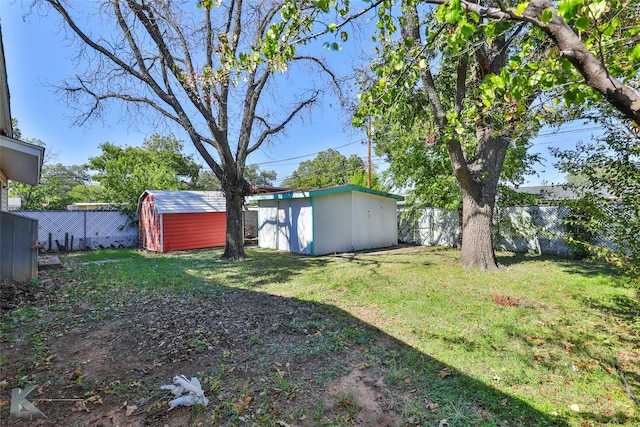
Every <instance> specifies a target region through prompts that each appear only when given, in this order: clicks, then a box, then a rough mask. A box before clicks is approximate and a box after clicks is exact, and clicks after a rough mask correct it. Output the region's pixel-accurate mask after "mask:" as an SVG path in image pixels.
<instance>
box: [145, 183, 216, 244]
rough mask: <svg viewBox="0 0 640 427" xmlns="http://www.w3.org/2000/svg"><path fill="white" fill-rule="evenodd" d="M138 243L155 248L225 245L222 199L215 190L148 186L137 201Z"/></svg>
mask: <svg viewBox="0 0 640 427" xmlns="http://www.w3.org/2000/svg"><path fill="white" fill-rule="evenodd" d="M138 214H139V215H140V245H141V246H142V247H143V248H144V249H147V250H150V251H156V252H169V251H181V250H187V249H199V248H209V247H215V246H224V243H225V236H226V231H227V213H226V204H225V199H224V196H223V195H222V193H220V192H218V191H167V190H147V191H145V192H144V193H143V194H142V196H140V200H139V201H138Z"/></svg>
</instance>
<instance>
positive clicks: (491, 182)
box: [448, 128, 510, 270]
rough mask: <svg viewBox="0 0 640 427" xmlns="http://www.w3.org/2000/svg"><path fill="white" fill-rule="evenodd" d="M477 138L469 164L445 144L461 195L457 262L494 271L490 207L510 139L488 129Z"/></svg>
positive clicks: (453, 144)
mask: <svg viewBox="0 0 640 427" xmlns="http://www.w3.org/2000/svg"><path fill="white" fill-rule="evenodd" d="M477 137H478V149H477V151H476V157H475V158H474V159H473V160H472V161H467V160H465V157H464V154H463V152H462V149H461V147H460V145H459V144H458V143H457V142H453V141H450V142H449V144H448V149H449V154H450V156H451V165H452V167H453V170H454V173H455V175H456V179H457V180H458V184H459V185H460V191H461V193H462V230H461V231H462V244H461V246H460V259H459V263H460V264H461V265H462V266H463V267H466V268H480V269H481V270H497V269H498V263H497V261H496V256H495V253H494V252H493V232H492V220H493V208H494V206H495V203H496V195H497V193H498V181H499V179H500V173H501V172H502V165H503V164H504V158H505V155H506V153H507V148H508V147H509V142H510V138H509V137H507V136H493V134H492V131H491V130H490V129H489V128H482V129H479V130H478V132H477Z"/></svg>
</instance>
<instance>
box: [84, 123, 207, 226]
mask: <svg viewBox="0 0 640 427" xmlns="http://www.w3.org/2000/svg"><path fill="white" fill-rule="evenodd" d="M182 148H183V147H182V144H181V143H180V142H179V141H178V140H176V139H175V138H173V137H161V136H159V135H153V136H152V137H151V138H149V139H147V140H145V141H144V142H143V143H142V146H141V147H128V146H125V147H119V146H117V145H115V144H112V143H109V142H105V143H103V144H100V149H101V150H102V154H101V155H100V156H96V157H92V158H90V159H89V168H90V169H91V170H92V171H95V173H94V175H93V180H95V181H97V182H99V183H100V184H101V185H102V187H103V188H104V191H105V196H106V198H107V200H108V202H110V203H120V204H122V206H123V211H124V212H126V213H128V214H130V215H132V214H133V213H135V211H136V209H137V203H138V198H139V197H140V196H141V195H142V193H143V192H144V191H145V190H186V189H189V188H191V186H192V185H193V183H194V182H195V180H196V179H197V176H198V172H199V170H200V167H199V166H198V165H197V164H196V163H195V162H194V161H193V158H192V156H190V155H189V156H185V155H184V154H182Z"/></svg>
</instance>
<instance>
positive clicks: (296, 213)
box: [277, 199, 313, 255]
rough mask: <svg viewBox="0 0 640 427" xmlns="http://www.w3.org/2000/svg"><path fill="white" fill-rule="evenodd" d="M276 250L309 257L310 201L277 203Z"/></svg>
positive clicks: (310, 243)
mask: <svg viewBox="0 0 640 427" xmlns="http://www.w3.org/2000/svg"><path fill="white" fill-rule="evenodd" d="M277 239H278V249H279V250H284V251H289V252H293V253H296V254H303V255H311V254H312V251H311V249H312V242H313V214H312V208H311V200H309V199H293V200H280V201H279V202H278V236H277Z"/></svg>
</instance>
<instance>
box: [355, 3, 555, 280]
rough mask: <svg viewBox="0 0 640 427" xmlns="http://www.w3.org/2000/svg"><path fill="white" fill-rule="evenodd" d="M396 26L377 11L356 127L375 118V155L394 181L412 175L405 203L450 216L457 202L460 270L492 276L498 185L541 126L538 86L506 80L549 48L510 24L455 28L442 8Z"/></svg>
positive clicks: (414, 12) (514, 171) (520, 165)
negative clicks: (372, 55)
mask: <svg viewBox="0 0 640 427" xmlns="http://www.w3.org/2000/svg"><path fill="white" fill-rule="evenodd" d="M397 19H398V20H396V19H392V18H391V16H390V15H388V12H386V11H385V12H383V13H382V16H381V18H380V22H381V23H380V24H379V26H378V28H379V31H378V34H377V36H376V40H377V41H378V42H379V44H380V48H379V52H380V55H379V56H380V58H379V60H378V61H376V62H375V63H374V64H373V66H372V70H373V75H372V76H370V78H369V80H368V81H367V83H366V84H365V88H366V90H365V91H364V92H362V93H361V94H360V101H361V104H360V110H359V112H358V114H357V115H356V118H355V122H356V124H362V123H363V122H364V120H365V119H366V118H367V117H372V118H373V120H374V125H375V127H376V129H377V131H376V150H379V151H380V152H383V153H386V154H387V156H388V158H389V160H390V161H391V162H392V166H391V172H392V173H393V174H394V175H396V180H398V181H399V180H402V179H405V180H406V179H407V178H408V177H411V181H409V180H407V181H408V182H411V183H412V184H414V185H416V187H415V188H417V190H418V191H419V193H414V194H415V196H414V200H411V199H410V201H414V202H415V201H416V199H417V198H420V200H418V201H419V202H427V201H428V202H432V203H434V205H436V206H437V205H444V206H446V207H450V208H451V207H453V206H455V204H456V203H459V202H458V201H457V200H461V212H462V242H461V254H460V263H461V264H462V265H464V266H465V267H480V268H482V269H496V268H497V262H496V259H495V254H494V251H493V242H492V236H493V233H492V223H493V217H492V216H493V211H494V206H495V201H496V195H497V192H498V188H499V183H500V179H501V178H504V177H506V178H510V179H518V177H519V176H520V175H521V173H522V171H523V170H525V169H526V168H527V165H529V164H530V159H529V158H527V156H526V151H527V147H528V145H529V140H530V137H531V136H532V135H533V134H535V132H536V131H537V130H538V129H539V127H540V125H541V124H542V123H544V122H545V121H546V120H548V113H547V111H546V110H545V109H543V108H541V107H542V106H543V105H544V104H545V99H544V98H541V95H542V89H543V88H544V87H545V86H544V84H543V83H544V82H543V83H541V82H540V81H538V82H537V83H533V81H527V80H522V81H519V85H518V86H517V90H512V89H513V88H514V87H516V86H515V85H513V84H512V83H511V81H510V79H511V80H512V79H514V78H515V77H517V72H516V71H517V70H518V68H519V67H520V66H521V64H522V63H523V62H529V61H537V60H540V59H545V58H546V57H547V55H548V53H549V50H550V48H551V46H550V45H549V44H548V43H547V44H545V43H541V40H540V37H539V36H540V34H537V33H535V32H533V33H525V34H523V33H521V31H520V29H519V28H518V26H517V25H515V24H513V23H510V22H504V23H500V24H496V27H495V29H496V32H495V34H490V35H488V34H486V33H485V32H484V31H483V28H482V26H481V25H478V24H479V22H473V21H471V22H468V23H467V25H460V24H455V23H456V22H457V21H458V20H460V19H461V16H460V15H459V14H456V13H455V10H453V11H452V10H451V9H450V8H447V7H441V8H438V9H435V11H434V10H433V9H428V8H427V9H419V8H418V7H417V6H416V5H415V4H411V5H406V6H405V7H404V8H403V9H402V14H401V16H399V17H397ZM476 20H479V17H476ZM396 22H400V27H396V24H395V23H396ZM399 30H401V31H400V32H401V36H402V38H401V40H399V41H398V40H396V37H395V35H394V34H395V33H396V32H397V31H399ZM498 99H499V100H500V101H499V102H498V101H497V100H498ZM447 158H448V161H446V160H445V159H447ZM505 165H507V166H508V167H505ZM452 176H453V177H454V178H455V181H453V179H452V178H451V177H452ZM455 187H458V189H459V192H458V191H455ZM458 195H459V196H458ZM457 198H458V199H457ZM456 199H457V200H456Z"/></svg>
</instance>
